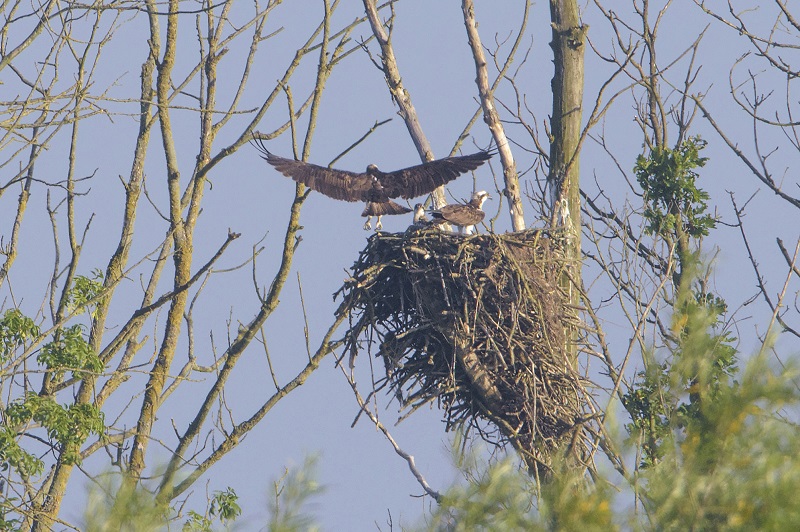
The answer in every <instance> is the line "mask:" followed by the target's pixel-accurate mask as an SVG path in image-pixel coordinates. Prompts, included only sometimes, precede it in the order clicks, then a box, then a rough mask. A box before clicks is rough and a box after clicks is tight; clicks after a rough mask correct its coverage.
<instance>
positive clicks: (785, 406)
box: [643, 346, 800, 530]
mask: <svg viewBox="0 0 800 532" xmlns="http://www.w3.org/2000/svg"><path fill="white" fill-rule="evenodd" d="M687 347H688V346H687ZM683 353H684V354H683V356H684V357H687V356H695V355H697V356H702V353H700V352H699V351H693V350H691V349H688V348H687V349H684V352H683ZM767 360H768V355H767V354H766V351H765V352H762V353H759V354H758V355H756V356H754V357H753V358H752V359H751V360H750V361H749V363H748V364H747V366H746V368H745V370H744V371H743V372H742V374H741V375H740V379H741V382H726V383H720V385H719V386H716V387H709V388H703V387H698V390H697V391H696V392H695V393H696V394H697V395H698V396H699V399H698V400H697V401H696V402H695V403H694V404H695V408H696V410H695V412H693V414H692V415H690V416H682V417H681V419H680V424H678V423H676V424H675V425H674V426H673V430H672V432H671V435H670V437H669V440H668V445H665V446H664V447H665V449H666V450H667V452H666V453H665V455H664V457H663V459H662V460H661V461H660V463H658V464H656V465H655V466H654V467H652V468H650V469H648V470H646V471H645V472H644V473H643V481H644V482H645V485H646V486H647V487H646V490H645V491H644V495H645V497H644V500H645V503H646V505H647V507H648V510H649V512H650V515H651V516H652V520H653V521H654V522H655V523H657V528H659V529H663V530H684V529H686V528H687V527H688V526H689V525H691V526H692V527H693V528H694V529H696V530H711V529H714V530H718V529H726V530H797V529H798V528H800V506H798V505H797V504H796V493H797V489H798V487H800V428H798V426H797V425H796V424H794V423H792V422H790V421H788V420H787V419H786V417H785V415H784V411H795V412H796V411H797V409H798V408H799V407H800V392H798V390H797V387H796V386H795V385H794V383H793V379H795V378H797V376H798V372H797V371H796V368H788V369H784V370H782V371H780V372H775V371H774V370H773V369H772V368H770V367H769V364H768V363H767ZM673 371H680V369H679V368H678V369H675V368H673Z"/></svg>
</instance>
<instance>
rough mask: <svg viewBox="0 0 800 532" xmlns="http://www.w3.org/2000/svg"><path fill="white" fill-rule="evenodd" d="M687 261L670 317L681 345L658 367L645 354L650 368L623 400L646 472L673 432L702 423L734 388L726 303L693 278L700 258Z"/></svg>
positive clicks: (733, 350)
mask: <svg viewBox="0 0 800 532" xmlns="http://www.w3.org/2000/svg"><path fill="white" fill-rule="evenodd" d="M686 259H687V260H686V261H685V262H684V264H685V265H686V267H687V275H686V276H684V277H683V281H682V282H683V286H681V287H680V288H679V290H678V296H677V298H676V302H675V305H674V307H673V308H674V310H673V314H672V332H673V334H674V335H675V336H676V337H677V338H678V340H679V345H678V346H677V347H676V348H675V349H674V350H673V352H672V353H671V356H670V358H669V359H668V360H667V361H665V362H663V363H660V364H659V363H657V362H656V361H655V360H654V357H653V356H652V355H651V354H648V353H645V354H644V362H645V368H646V369H645V371H642V372H639V373H638V374H637V378H636V381H635V382H634V384H633V386H631V388H630V389H629V390H628V391H627V392H626V393H625V394H624V396H623V400H622V403H623V406H624V407H625V409H626V410H627V411H628V413H629V415H630V416H631V423H629V424H627V425H626V426H625V428H626V430H627V431H628V433H629V434H630V435H631V437H632V438H633V439H634V440H636V441H637V442H640V443H641V456H642V461H641V464H640V465H641V466H642V467H649V466H652V465H654V464H655V463H657V462H658V461H659V460H660V459H661V458H662V456H663V449H662V445H663V444H664V443H665V441H666V437H667V436H668V435H669V434H670V433H671V431H672V430H673V429H675V428H676V427H684V426H686V425H687V424H689V423H691V422H693V421H697V420H699V419H701V418H702V415H703V414H702V411H701V408H700V407H701V404H702V401H714V400H715V399H716V398H717V394H718V393H720V391H721V390H723V389H724V388H725V387H729V386H731V385H732V384H733V383H734V381H733V378H734V377H735V376H736V373H737V371H738V368H737V366H736V363H737V355H738V354H737V351H736V348H735V347H734V346H733V343H734V342H735V341H736V338H734V337H733V336H732V335H731V334H730V332H729V331H727V330H725V328H724V323H723V315H724V313H725V312H726V311H727V304H726V303H725V300H724V299H722V298H720V297H718V296H715V295H714V294H712V293H709V292H706V291H705V290H704V289H703V287H704V283H703V282H702V280H695V279H693V278H692V274H693V272H694V271H696V270H697V262H696V258H694V257H687V258H686Z"/></svg>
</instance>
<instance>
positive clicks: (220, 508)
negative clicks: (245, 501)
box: [211, 487, 242, 523]
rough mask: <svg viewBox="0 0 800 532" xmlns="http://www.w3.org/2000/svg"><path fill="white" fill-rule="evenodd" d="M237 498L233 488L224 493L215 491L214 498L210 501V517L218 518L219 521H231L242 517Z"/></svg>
mask: <svg viewBox="0 0 800 532" xmlns="http://www.w3.org/2000/svg"><path fill="white" fill-rule="evenodd" d="M238 501H239V497H238V496H237V495H236V492H235V491H233V488H230V487H229V488H227V489H226V490H225V491H215V492H214V497H213V498H212V499H211V515H213V516H219V518H220V520H221V521H222V522H223V523H224V522H225V521H233V520H235V519H236V518H237V517H239V516H240V515H242V509H241V508H240V507H239V504H238Z"/></svg>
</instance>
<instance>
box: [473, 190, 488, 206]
mask: <svg viewBox="0 0 800 532" xmlns="http://www.w3.org/2000/svg"><path fill="white" fill-rule="evenodd" d="M490 198H491V196H490V195H489V193H488V192H486V191H485V190H480V191H478V192H475V193H473V194H472V201H473V202H475V203H477V204H478V208H480V207H483V202H484V201H486V200H487V199H490Z"/></svg>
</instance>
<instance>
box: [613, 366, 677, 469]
mask: <svg viewBox="0 0 800 532" xmlns="http://www.w3.org/2000/svg"><path fill="white" fill-rule="evenodd" d="M645 356H647V354H645ZM646 367H647V368H648V369H647V370H645V371H641V372H639V373H638V374H637V379H636V382H635V383H634V385H633V386H631V388H630V389H629V390H628V391H627V392H626V393H625V394H624V395H623V398H622V404H623V406H624V407H625V410H627V411H628V414H629V415H630V417H631V422H630V423H628V424H626V425H625V429H626V430H627V431H628V434H630V435H631V437H632V440H631V443H633V444H634V445H640V446H641V450H640V454H641V463H640V465H641V466H642V467H649V466H651V465H653V464H655V463H656V462H658V461H659V460H660V459H661V458H662V456H663V454H664V453H663V450H662V445H663V442H664V438H665V437H667V435H668V434H669V432H670V419H671V417H672V415H673V412H674V410H675V405H674V403H673V402H672V401H670V399H669V398H668V397H665V396H664V390H666V389H668V384H669V377H668V373H667V364H657V363H656V362H655V361H654V360H652V357H650V360H649V362H647V363H646Z"/></svg>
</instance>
